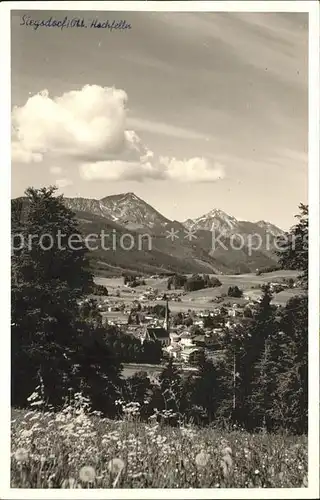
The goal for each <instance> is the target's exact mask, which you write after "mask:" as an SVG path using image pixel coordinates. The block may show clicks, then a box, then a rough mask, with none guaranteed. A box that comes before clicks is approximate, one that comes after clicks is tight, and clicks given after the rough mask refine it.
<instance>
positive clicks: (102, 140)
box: [12, 85, 127, 157]
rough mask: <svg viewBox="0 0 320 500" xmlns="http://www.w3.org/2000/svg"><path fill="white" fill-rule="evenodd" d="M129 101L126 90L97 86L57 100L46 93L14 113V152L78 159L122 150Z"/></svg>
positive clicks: (66, 94)
mask: <svg viewBox="0 0 320 500" xmlns="http://www.w3.org/2000/svg"><path fill="white" fill-rule="evenodd" d="M126 101H127V94H126V93H125V92H124V91H123V90H118V89H115V88H108V87H104V88H103V87H99V86H97V85H86V86H85V87H83V88H82V89H81V90H73V91H71V92H66V93H65V94H63V95H62V96H60V97H55V98H51V97H49V93H48V91H46V90H44V91H42V92H40V93H39V94H36V95H34V96H32V97H30V98H29V99H28V100H27V102H26V104H25V105H24V106H21V107H15V108H14V109H13V111H12V124H13V127H14V131H15V133H14V136H15V137H14V148H15V149H16V150H17V149H18V148H19V147H20V148H21V149H23V150H26V151H29V152H30V153H38V154H39V153H40V154H46V153H49V152H54V153H56V154H60V155H68V156H75V157H79V156H80V157H81V156H90V155H91V154H93V155H97V154H100V155H101V157H103V154H105V153H113V152H117V151H119V150H122V149H123V147H124V142H125V136H124V131H125V118H126V110H125V103H126Z"/></svg>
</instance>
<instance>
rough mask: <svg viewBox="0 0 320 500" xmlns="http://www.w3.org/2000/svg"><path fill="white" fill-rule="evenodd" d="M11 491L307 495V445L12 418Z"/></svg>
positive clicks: (98, 421)
mask: <svg viewBox="0 0 320 500" xmlns="http://www.w3.org/2000/svg"><path fill="white" fill-rule="evenodd" d="M11 487H12V488H112V487H114V488H115V487H116V488H228V487H231V488H254V487H255V488H257V487H264V488H282V487H283V488H300V487H307V438H306V437H303V436H302V437H295V436H286V435H273V434H272V435H271V434H263V433H261V434H249V433H247V432H244V431H231V432H223V431H219V430H216V429H213V428H204V429H196V428H194V427H191V426H181V427H179V428H171V427H167V426H160V425H159V424H157V423H150V424H144V423H141V422H139V421H138V419H137V418H136V417H135V416H132V413H131V414H129V416H128V417H127V418H125V419H124V420H122V421H111V420H108V419H104V418H99V417H97V416H95V415H92V414H90V413H88V412H87V411H86V410H85V409H84V408H83V407H73V408H71V407H70V406H69V407H67V408H66V409H65V410H64V411H62V412H60V413H56V414H53V413H50V412H41V411H37V410H32V411H30V412H26V411H21V410H13V412H12V459H11Z"/></svg>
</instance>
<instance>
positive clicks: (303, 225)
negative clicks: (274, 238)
mask: <svg viewBox="0 0 320 500" xmlns="http://www.w3.org/2000/svg"><path fill="white" fill-rule="evenodd" d="M299 209H300V213H299V214H298V215H296V216H295V217H296V218H297V219H298V223H297V224H296V225H295V226H293V227H292V228H291V229H290V231H289V232H288V233H286V235H285V238H284V239H283V238H281V237H280V241H279V242H278V247H279V250H278V251H277V255H278V257H279V264H280V266H281V267H282V269H297V270H299V271H302V275H301V278H302V282H303V285H304V287H305V288H307V287H308V231H309V210H308V205H304V204H303V203H300V205H299Z"/></svg>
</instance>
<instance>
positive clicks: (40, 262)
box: [11, 187, 120, 406]
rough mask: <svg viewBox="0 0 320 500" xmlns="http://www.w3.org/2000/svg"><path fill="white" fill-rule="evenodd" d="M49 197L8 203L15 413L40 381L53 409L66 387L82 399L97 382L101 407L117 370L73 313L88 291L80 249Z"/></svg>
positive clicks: (74, 230) (35, 194) (71, 226)
mask: <svg viewBox="0 0 320 500" xmlns="http://www.w3.org/2000/svg"><path fill="white" fill-rule="evenodd" d="M54 192H55V188H53V187H50V188H42V189H33V188H29V189H27V190H26V193H25V194H26V197H25V198H24V199H23V200H14V201H13V203H12V239H13V242H14V243H15V245H14V248H13V255H12V268H13V272H12V290H11V296H12V329H11V338H12V348H11V356H12V357H11V369H12V391H11V394H12V404H13V405H17V406H24V405H25V404H26V402H27V401H26V400H27V397H28V396H29V395H30V393H31V392H33V391H34V389H35V387H36V386H37V385H38V384H39V379H41V382H42V384H43V387H44V394H45V398H46V400H47V401H48V402H49V403H51V404H52V405H54V406H59V405H60V404H62V402H63V399H64V397H65V396H66V395H67V394H68V388H69V387H73V388H74V389H75V390H80V389H81V388H82V387H85V391H86V392H87V395H88V392H90V391H91V390H92V388H93V386H97V385H98V384H97V378H99V380H100V382H101V384H100V389H101V388H102V386H103V387H104V390H103V391H102V393H101V394H102V395H104V396H106V397H107V399H108V394H110V391H109V392H108V390H107V387H108V380H109V379H108V376H109V375H110V380H111V379H112V381H114V380H115V378H116V377H117V374H118V373H119V370H120V366H119V365H117V363H116V362H115V361H114V359H113V358H112V355H111V353H110V352H109V350H108V348H107V346H104V348H102V347H101V345H100V344H101V342H100V340H101V339H100V336H101V330H100V322H98V321H97V320H98V316H96V317H95V319H93V317H92V311H91V312H89V311H85V310H82V311H80V310H79V306H78V301H79V299H81V298H82V297H83V296H84V295H85V294H86V293H89V292H90V291H91V290H92V285H93V280H92V275H91V272H90V270H89V265H88V259H87V249H86V247H85V245H84V242H83V239H82V236H81V234H80V232H79V230H78V225H77V221H76V219H75V217H74V214H73V212H71V211H70V210H69V209H67V208H66V207H65V205H64V203H63V198H62V197H61V196H54ZM17 241H18V242H19V243H20V244H19V245H17ZM84 316H87V317H86V319H85V318H84ZM87 320H88V322H87ZM85 342H89V346H87V347H86V346H85V345H84V344H85ZM89 372H90V373H89ZM93 374H95V375H94V377H93V376H92V375H93ZM93 379H94V382H93ZM105 401H106V400H105Z"/></svg>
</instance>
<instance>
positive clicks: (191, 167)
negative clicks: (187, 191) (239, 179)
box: [160, 157, 225, 182]
mask: <svg viewBox="0 0 320 500" xmlns="http://www.w3.org/2000/svg"><path fill="white" fill-rule="evenodd" d="M160 164H161V165H163V167H164V168H165V176H166V177H167V178H169V179H172V180H181V181H184V182H213V181H217V180H219V179H223V178H224V177H225V172H224V168H223V166H222V165H220V164H219V163H216V164H214V165H212V164H211V163H210V162H209V161H208V160H207V159H206V158H190V159H188V160H177V159H176V158H168V157H160Z"/></svg>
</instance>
